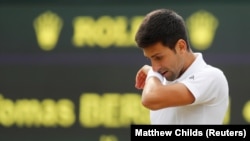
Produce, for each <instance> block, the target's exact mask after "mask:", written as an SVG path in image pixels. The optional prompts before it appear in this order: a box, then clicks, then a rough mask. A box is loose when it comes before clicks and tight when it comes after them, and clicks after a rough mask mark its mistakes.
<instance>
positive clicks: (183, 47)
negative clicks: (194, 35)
mask: <svg viewBox="0 0 250 141" xmlns="http://www.w3.org/2000/svg"><path fill="white" fill-rule="evenodd" d="M176 51H177V52H180V53H184V52H186V51H187V43H186V42H185V41H184V40H183V39H179V40H178V41H177V43H176Z"/></svg>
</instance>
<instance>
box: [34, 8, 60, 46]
mask: <svg viewBox="0 0 250 141" xmlns="http://www.w3.org/2000/svg"><path fill="white" fill-rule="evenodd" d="M62 25H63V21H62V19H61V18H60V17H59V16H58V15H57V14H55V13H52V12H51V11H47V12H45V13H43V14H41V15H40V16H38V17H37V18H36V19H35V20H34V22H33V26H34V29H35V32H36V37H37V41H38V44H39V46H40V48H41V49H42V50H44V51H50V50H52V49H54V48H55V46H56V44H57V41H58V38H59V35H60V32H61V29H62Z"/></svg>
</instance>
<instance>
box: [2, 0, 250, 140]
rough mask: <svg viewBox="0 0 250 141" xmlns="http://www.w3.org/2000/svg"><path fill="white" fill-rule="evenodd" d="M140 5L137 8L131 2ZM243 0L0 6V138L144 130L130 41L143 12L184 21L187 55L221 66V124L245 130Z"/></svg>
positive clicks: (248, 67)
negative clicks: (169, 12)
mask: <svg viewBox="0 0 250 141" xmlns="http://www.w3.org/2000/svg"><path fill="white" fill-rule="evenodd" d="M140 2H141V3H140ZM249 6H250V2H243V1H238V2H228V3H216V2H207V3H201V2H197V1H191V2H190V3H187V2H183V3H181V2H178V3H176V2H173V1H169V2H168V1H159V2H158V3H157V2H154V3H153V2H151V3H150V2H146V3H143V1H137V2H135V3H133V1H127V2H123V3H122V4H120V3H119V2H114V3H112V2H111V1H107V2H106V3H105V2H102V1H101V2H98V1H95V0H94V1H92V2H88V1H76V2H72V3H70V2H66V1H65V0H64V1H61V2H59V1H56V2H53V3H52V2H49V1H44V2H31V1H28V0H27V1H24V2H22V3H21V2H19V1H14V2H10V1H9V2H1V3H0V140H1V141H17V140H18V141H33V140H36V141H43V140H46V141H59V140H60V141H62V140H63V141H69V140H70V141H72V140H74V141H128V140H130V125H131V124H148V123H149V117H148V113H149V111H148V110H147V109H145V108H144V107H143V106H142V105H141V103H140V94H141V91H139V90H137V89H135V87H134V85H135V74H136V72H137V70H138V69H139V68H140V67H141V66H142V65H144V64H148V63H150V62H148V61H147V60H146V59H145V58H144V56H143V53H142V51H141V50H140V49H139V48H138V47H137V46H136V44H135V42H134V35H135V33H136V31H137V28H138V26H139V24H140V22H141V21H142V19H143V17H144V15H145V14H147V13H148V12H149V11H151V10H153V9H156V8H171V9H174V10H175V11H177V12H178V13H179V14H180V15H182V16H183V18H184V19H185V21H186V23H187V27H188V31H189V34H190V43H191V45H192V48H193V50H194V51H195V52H202V53H203V56H204V58H205V60H206V61H207V63H209V64H211V65H213V66H216V67H218V68H220V69H222V70H223V71H224V73H225V75H226V77H227V79H228V82H229V92H230V106H229V108H228V112H227V115H226V117H225V120H224V124H249V123H250V95H249V94H250V90H249V83H248V80H249V75H248V73H249V72H250V46H249V43H248V40H249V36H250V30H248V29H249V25H250V18H249V17H250V14H249V13H250V9H249Z"/></svg>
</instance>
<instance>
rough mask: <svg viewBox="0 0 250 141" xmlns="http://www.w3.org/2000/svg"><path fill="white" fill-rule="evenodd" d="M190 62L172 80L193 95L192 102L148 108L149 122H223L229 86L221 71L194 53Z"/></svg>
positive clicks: (199, 54)
mask: <svg viewBox="0 0 250 141" xmlns="http://www.w3.org/2000/svg"><path fill="white" fill-rule="evenodd" d="M195 55H196V59H195V61H194V62H193V63H192V65H191V66H190V67H189V68H188V69H187V70H186V71H185V72H184V73H183V74H182V76H181V77H180V78H178V79H176V80H175V81H172V82H168V81H167V80H165V82H163V83H164V84H165V85H168V84H169V83H183V84H184V85H186V87H187V88H188V89H189V90H190V91H191V92H192V94H193V95H194V97H195V101H194V103H192V104H190V105H185V106H179V107H169V108H164V109H160V110H155V111H150V120H151V124H222V123H223V120H224V116H225V114H226V111H227V108H228V104H229V87H228V82H227V79H226V77H225V75H224V74H223V72H222V71H221V70H220V69H218V68H215V67H213V66H210V65H208V64H206V62H205V61H204V59H203V57H202V54H201V53H195Z"/></svg>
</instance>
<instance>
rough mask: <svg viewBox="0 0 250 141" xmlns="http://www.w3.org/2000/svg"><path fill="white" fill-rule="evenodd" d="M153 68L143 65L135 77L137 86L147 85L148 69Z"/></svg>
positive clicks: (141, 87) (139, 87)
mask: <svg viewBox="0 0 250 141" xmlns="http://www.w3.org/2000/svg"><path fill="white" fill-rule="evenodd" d="M150 69H151V66H149V65H144V66H143V67H141V68H140V69H139V70H138V72H137V73H136V77H135V88H137V89H143V88H144V85H145V81H146V78H147V74H148V71H149V70H150Z"/></svg>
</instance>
